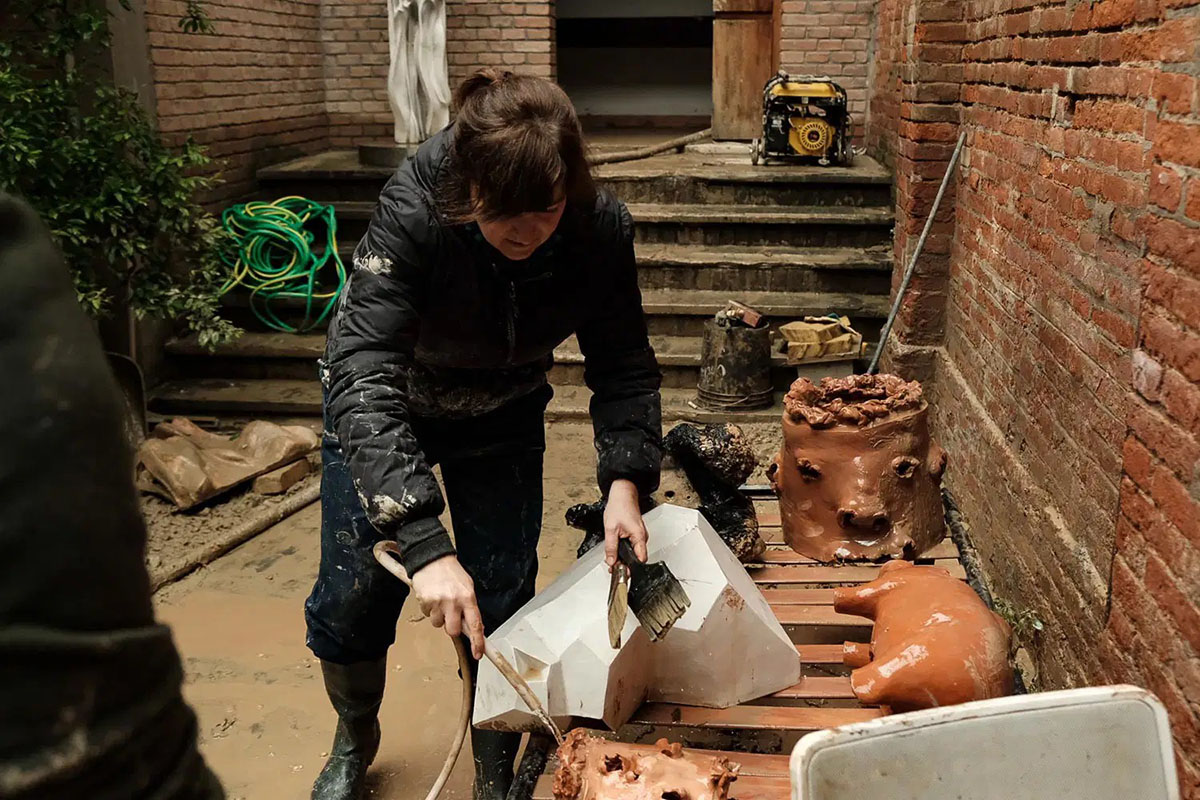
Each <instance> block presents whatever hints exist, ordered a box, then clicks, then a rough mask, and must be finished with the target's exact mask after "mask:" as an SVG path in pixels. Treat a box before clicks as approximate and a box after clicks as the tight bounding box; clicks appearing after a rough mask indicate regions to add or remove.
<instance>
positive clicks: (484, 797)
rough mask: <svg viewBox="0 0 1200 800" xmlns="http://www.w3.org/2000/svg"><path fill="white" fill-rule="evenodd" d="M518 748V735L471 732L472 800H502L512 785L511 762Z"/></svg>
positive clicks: (497, 732)
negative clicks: (472, 763) (472, 761)
mask: <svg viewBox="0 0 1200 800" xmlns="http://www.w3.org/2000/svg"><path fill="white" fill-rule="evenodd" d="M520 747H521V734H519V733H506V732H504V731H481V730H477V729H475V728H471V753H472V754H473V755H474V756H475V790H474V800H504V799H505V798H506V797H507V796H508V790H509V788H510V787H511V786H512V782H513V762H514V761H515V760H516V758H517V750H519V749H520Z"/></svg>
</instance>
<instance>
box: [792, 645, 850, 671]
mask: <svg viewBox="0 0 1200 800" xmlns="http://www.w3.org/2000/svg"><path fill="white" fill-rule="evenodd" d="M796 650H797V651H798V652H799V653H800V661H801V662H802V663H804V664H813V665H814V666H816V665H823V666H829V665H836V666H841V664H842V646H841V645H840V644H798V645H796Z"/></svg>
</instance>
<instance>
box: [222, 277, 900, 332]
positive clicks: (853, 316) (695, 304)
mask: <svg viewBox="0 0 1200 800" xmlns="http://www.w3.org/2000/svg"><path fill="white" fill-rule="evenodd" d="M730 300H739V301H741V302H743V303H746V304H747V305H749V306H752V307H753V308H756V309H758V310H759V311H761V312H762V313H763V314H765V315H766V316H767V317H769V318H770V322H771V324H772V325H773V326H774V325H778V324H780V323H786V322H791V321H793V320H797V319H800V318H801V317H805V316H810V315H821V314H842V315H845V316H848V317H850V320H851V322H852V323H853V324H854V325H855V327H856V328H857V329H858V331H859V332H860V333H862V334H863V336H864V337H866V338H867V339H868V340H871V339H875V338H877V335H878V333H879V331H880V328H881V327H882V321H883V319H884V318H886V316H887V312H888V297H887V295H886V294H855V293H846V292H773V291H761V290H756V291H735V290H721V289H682V288H681V289H647V290H644V291H643V292H642V309H643V310H644V311H645V313H646V326H647V328H648V329H649V331H650V334H651V335H652V336H701V335H702V334H703V332H704V322H705V320H706V319H708V318H709V317H711V316H713V315H714V314H716V313H717V312H718V311H720V310H721V309H722V308H724V307H725V306H726V304H727V303H728V302H729V301H730ZM221 304H222V308H223V312H222V313H223V314H224V315H225V316H226V317H228V318H229V319H230V320H232V321H233V322H235V323H237V324H239V325H241V326H243V327H245V328H246V329H247V330H254V329H256V328H258V329H261V328H262V324H261V323H259V322H258V321H257V319H256V318H255V317H254V315H253V314H252V313H251V312H250V308H249V298H248V295H247V294H245V293H242V292H231V293H230V294H227V295H225V296H224V297H223V298H221ZM274 308H275V309H276V313H277V314H278V315H279V316H280V317H281V318H282V319H284V320H286V321H288V322H291V323H293V324H294V323H296V322H297V321H298V320H299V318H300V317H301V316H302V312H303V309H304V304H303V302H302V301H301V300H298V299H295V298H283V299H280V300H279V301H278V302H277V304H276V306H274Z"/></svg>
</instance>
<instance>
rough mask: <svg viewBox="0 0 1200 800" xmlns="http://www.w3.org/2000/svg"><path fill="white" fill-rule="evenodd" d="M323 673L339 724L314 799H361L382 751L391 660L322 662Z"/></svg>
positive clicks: (313, 795)
mask: <svg viewBox="0 0 1200 800" xmlns="http://www.w3.org/2000/svg"><path fill="white" fill-rule="evenodd" d="M321 673H322V674H323V675H324V677H325V692H326V693H327V694H328V695H329V702H330V703H332V704H333V710H334V711H336V712H337V715H338V724H337V730H336V731H335V732H334V734H333V746H332V747H331V748H330V749H329V760H328V761H326V762H325V767H324V768H323V769H322V770H321V774H320V775H318V776H317V781H316V783H314V784H313V790H312V800H360V798H362V796H363V783H364V780H365V778H366V775H367V767H369V766H371V762H372V761H374V760H375V754H376V753H377V752H378V751H379V704H380V703H381V702H382V701H383V685H384V681H385V679H386V677H387V661H386V660H385V659H382V658H381V659H379V660H378V661H359V662H358V663H355V664H334V663H332V662H329V661H322V662H321Z"/></svg>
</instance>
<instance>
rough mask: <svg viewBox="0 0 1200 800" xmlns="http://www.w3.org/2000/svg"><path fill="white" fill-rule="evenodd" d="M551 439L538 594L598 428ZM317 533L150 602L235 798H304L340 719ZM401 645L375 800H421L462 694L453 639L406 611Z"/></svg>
mask: <svg viewBox="0 0 1200 800" xmlns="http://www.w3.org/2000/svg"><path fill="white" fill-rule="evenodd" d="M756 427H757V426H756ZM770 427H771V428H773V427H774V426H770ZM772 439H773V431H771V430H767V429H763V430H761V431H755V432H754V435H753V440H754V442H755V445H756V450H759V451H760V454H761V453H766V452H769V450H770V449H772V448H773V447H774V446H775V445H774V444H773V443H772ZM547 440H548V441H547V454H546V467H545V517H544V523H543V533H542V540H541V546H540V548H539V551H540V575H539V588H540V587H541V586H544V585H545V584H546V583H547V582H548V581H550V580H552V579H553V578H554V577H555V576H556V575H558V573H559V572H561V571H562V569H563V568H564V567H566V566H567V565H568V564H570V563H571V561H572V560H573V559H574V557H575V548H576V546H577V544H578V542H579V539H580V534H579V532H578V531H575V530H572V529H570V528H568V527H567V526H566V524H565V523H564V522H563V512H564V511H565V510H566V508H567V507H568V506H570V505H573V504H574V503H578V502H585V501H591V500H593V499H595V497H596V495H597V493H596V489H595V477H594V472H593V469H594V467H593V465H594V458H595V456H594V449H593V447H592V432H591V426H590V425H587V424H580V423H566V422H563V423H554V424H552V425H550V426H549V429H548V436H547ZM447 522H448V520H447ZM198 524H202V522H200V523H198ZM319 524H320V510H319V505H315V504H314V505H312V506H309V507H308V508H306V509H305V510H303V511H302V512H300V513H299V514H297V515H295V516H293V517H291V518H290V519H287V520H285V521H284V522H282V523H281V524H279V525H276V526H275V527H273V528H271V529H269V530H267V531H266V532H264V533H263V534H261V535H259V536H258V537H256V538H255V539H252V540H251V541H250V542H248V543H247V544H245V545H243V546H241V547H239V548H238V549H236V550H234V551H233V552H231V553H229V554H228V555H226V556H224V557H222V558H220V559H218V560H217V561H216V562H214V563H213V564H211V565H210V566H209V567H207V568H205V569H202V570H200V571H198V572H196V573H194V574H192V575H191V576H189V577H187V578H185V579H184V580H182V581H180V582H179V583H176V584H173V585H170V586H167V587H166V588H164V589H163V590H162V591H160V592H159V593H158V594H157V595H156V596H155V600H156V603H157V606H158V610H159V614H160V617H161V619H162V621H164V622H165V623H167V624H169V625H171V626H172V628H173V629H174V632H175V639H176V642H177V644H178V647H179V649H180V651H181V653H182V655H183V659H184V667H185V670H186V674H187V685H186V687H185V693H186V696H187V698H188V700H189V701H190V702H191V703H192V705H193V707H194V708H195V709H196V711H197V713H198V715H199V718H200V736H201V747H202V749H203V751H204V753H205V756H206V757H207V758H208V760H209V763H210V764H211V765H212V767H213V769H214V770H215V771H216V772H217V774H218V775H219V776H220V777H221V780H222V781H223V783H224V784H225V787H226V792H227V794H228V796H229V797H230V798H231V799H232V798H240V799H241V800H284V799H285V798H286V799H287V800H296V799H297V798H304V797H308V790H309V787H310V786H311V784H312V781H313V778H314V777H315V776H316V774H317V771H318V770H319V769H320V767H321V764H322V763H323V761H324V755H323V754H325V753H326V752H327V751H328V747H329V743H330V739H331V737H332V733H333V724H334V715H333V712H332V710H331V709H330V708H329V704H328V702H327V701H326V699H325V696H324V690H323V688H322V686H321V673H320V668H319V666H318V665H317V663H316V662H315V660H314V659H313V657H312V654H311V653H309V652H308V650H307V649H306V648H305V647H304V619H303V613H302V605H303V602H304V598H305V596H306V595H307V593H308V589H309V587H310V585H311V583H312V579H313V576H314V575H315V573H316V569H317V558H318V527H319ZM597 602H604V599H603V598H598V599H597ZM397 639H398V641H397V645H396V646H395V647H393V648H392V651H391V655H390V658H389V668H390V669H389V681H390V682H389V687H388V691H387V695H386V697H385V700H384V704H383V709H382V712H381V722H382V726H383V744H382V747H381V749H380V752H379V757H378V758H377V760H376V762H375V767H374V768H373V770H372V775H373V782H372V784H371V787H372V793H371V795H370V796H371V797H373V798H386V799H387V800H420V798H422V797H424V795H425V792H426V791H427V790H428V788H429V785H430V784H431V783H432V781H433V778H434V777H435V776H436V774H437V772H438V770H439V768H440V767H441V762H442V758H443V756H444V753H445V749H446V747H447V746H448V744H449V741H450V737H451V733H452V728H453V720H454V716H455V714H456V713H457V704H458V700H459V686H460V685H459V682H458V678H457V677H456V670H455V667H454V653H453V649H452V647H451V646H450V644H449V642H447V641H446V639H445V635H444V634H443V633H441V632H440V631H436V630H434V629H433V628H432V627H431V626H430V625H429V624H428V623H427V622H424V621H423V620H420V619H419V616H418V612H417V611H416V609H415V607H414V606H413V605H412V604H411V603H410V604H409V605H408V606H406V607H405V611H404V614H403V615H402V617H401V622H400V630H399V632H398V636H397ZM470 764H471V759H470V755H469V752H468V751H466V750H464V753H463V756H462V757H461V758H460V760H459V765H458V767H457V768H456V770H455V773H454V775H453V777H452V778H451V781H450V784H449V786H448V788H447V791H446V792H445V793H443V797H446V798H467V797H469V796H470V784H471V768H470Z"/></svg>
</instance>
